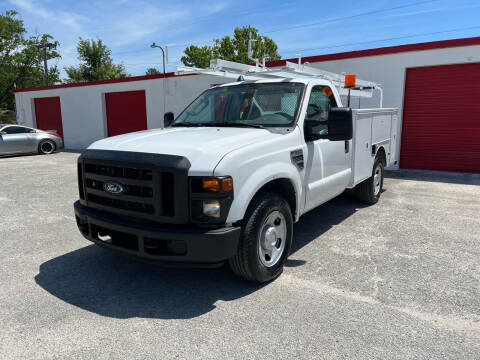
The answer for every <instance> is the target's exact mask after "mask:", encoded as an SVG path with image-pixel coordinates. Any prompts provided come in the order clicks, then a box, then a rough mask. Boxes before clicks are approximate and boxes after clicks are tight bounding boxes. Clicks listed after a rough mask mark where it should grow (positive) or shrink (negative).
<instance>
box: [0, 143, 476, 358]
mask: <svg viewBox="0 0 480 360" xmlns="http://www.w3.org/2000/svg"><path fill="white" fill-rule="evenodd" d="M77 156H78V154H74V153H67V152H63V153H57V154H53V155H49V156H39V155H38V156H21V157H10V158H2V159H0V245H1V255H0V324H1V328H0V358H2V359H17V358H21V359H25V358H28V359H30V358H32V359H33V358H34V359H95V358H101V359H106V358H115V359H117V358H122V359H276V360H278V359H294V358H295V359H479V358H480V186H479V185H480V175H469V174H449V173H439V172H425V171H400V172H389V173H388V174H387V178H386V179H385V185H384V192H383V194H382V197H381V199H380V201H379V203H378V204H377V205H374V206H364V205H361V204H359V203H357V202H356V201H355V200H354V199H353V198H352V196H351V194H349V193H345V194H343V195H341V196H340V197H338V198H336V199H334V200H332V201H330V202H328V203H327V204H325V205H323V206H321V207H319V208H317V209H315V210H313V211H311V212H310V213H308V214H306V215H304V216H303V217H302V218H301V220H300V222H299V223H298V224H296V225H295V234H294V248H293V251H292V254H291V256H290V258H289V260H288V263H287V267H286V268H285V271H284V273H283V274H282V276H281V277H280V278H279V279H277V280H276V281H274V282H272V283H269V284H265V285H256V284H251V283H247V282H244V281H242V280H239V279H237V278H236V277H235V276H234V275H233V274H232V273H231V272H230V270H229V269H228V267H224V268H219V269H208V270H207V269H203V270H202V269H200V270H199V269H171V268H161V267H158V266H155V265H151V264H146V263H142V262H138V261H135V260H132V259H129V258H125V257H122V256H119V255H117V254H115V253H111V252H109V251H107V250H104V249H102V248H99V247H97V246H95V245H93V244H92V243H90V242H88V241H87V240H85V239H84V238H83V237H82V236H81V235H80V233H79V231H78V230H77V227H76V224H75V219H74V215H73V207H72V205H73V202H74V201H75V200H76V199H77V197H78V190H77V180H76V158H77Z"/></svg>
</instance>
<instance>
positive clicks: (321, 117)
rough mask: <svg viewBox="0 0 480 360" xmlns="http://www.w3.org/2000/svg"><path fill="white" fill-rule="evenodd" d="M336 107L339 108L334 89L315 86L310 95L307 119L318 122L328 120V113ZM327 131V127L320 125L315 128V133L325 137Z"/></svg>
mask: <svg viewBox="0 0 480 360" xmlns="http://www.w3.org/2000/svg"><path fill="white" fill-rule="evenodd" d="M334 107H337V102H336V101H335V96H334V95H333V91H332V89H330V87H329V86H314V87H313V88H312V92H311V93H310V100H309V101H308V106H307V116H306V118H307V119H312V120H318V121H325V120H328V112H329V111H330V109H331V108H334ZM327 131H328V130H327V125H318V126H316V127H314V128H313V132H314V133H316V134H319V135H325V134H326V133H327Z"/></svg>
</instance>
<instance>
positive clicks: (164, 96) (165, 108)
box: [150, 43, 167, 127]
mask: <svg viewBox="0 0 480 360" xmlns="http://www.w3.org/2000/svg"><path fill="white" fill-rule="evenodd" d="M150 47H151V48H152V49H154V48H158V49H160V50H162V59H163V113H165V112H166V111H167V107H166V96H167V94H166V90H165V82H166V81H167V79H166V78H165V51H164V50H163V47H161V46H160V45H157V44H155V43H152V45H150ZM163 127H165V123H164V124H163Z"/></svg>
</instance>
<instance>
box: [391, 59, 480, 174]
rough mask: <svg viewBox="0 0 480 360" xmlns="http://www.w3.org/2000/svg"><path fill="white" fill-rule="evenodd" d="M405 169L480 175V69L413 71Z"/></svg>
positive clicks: (405, 112) (448, 67) (409, 76)
mask: <svg viewBox="0 0 480 360" xmlns="http://www.w3.org/2000/svg"><path fill="white" fill-rule="evenodd" d="M400 167H402V168H408V169H429V170H445V171H461V172H473V173H480V63H472V64H459V65H442V66H431V67H421V68H412V69H408V70H407V74H406V80H405V96H404V108H403V128H402V147H401V153H400Z"/></svg>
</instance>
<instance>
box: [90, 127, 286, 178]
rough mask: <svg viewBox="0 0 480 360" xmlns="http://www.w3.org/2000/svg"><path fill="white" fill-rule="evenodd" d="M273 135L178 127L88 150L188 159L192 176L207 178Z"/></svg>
mask: <svg viewBox="0 0 480 360" xmlns="http://www.w3.org/2000/svg"><path fill="white" fill-rule="evenodd" d="M272 135H276V134H272V133H271V132H269V131H268V130H263V129H248V128H234V127H232V128H226V127H198V128H186V127H178V128H168V129H155V130H146V131H139V132H134V133H129V134H124V135H119V136H113V137H110V138H106V139H103V140H99V141H96V142H94V143H93V144H92V145H90V146H89V147H88V148H89V149H96V150H116V151H132V152H143V153H154V154H168V155H178V156H184V157H186V158H187V159H188V160H189V161H190V164H191V168H190V174H191V175H195V174H197V173H198V175H205V174H206V173H213V170H214V169H215V166H216V165H217V164H218V163H219V162H220V160H221V159H222V158H223V157H224V156H225V155H226V154H228V153H229V152H231V151H233V150H236V149H239V148H242V147H244V146H247V145H250V144H252V143H256V142H259V141H262V140H266V139H268V138H271V136H272ZM277 136H281V135H278V134H277Z"/></svg>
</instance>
